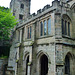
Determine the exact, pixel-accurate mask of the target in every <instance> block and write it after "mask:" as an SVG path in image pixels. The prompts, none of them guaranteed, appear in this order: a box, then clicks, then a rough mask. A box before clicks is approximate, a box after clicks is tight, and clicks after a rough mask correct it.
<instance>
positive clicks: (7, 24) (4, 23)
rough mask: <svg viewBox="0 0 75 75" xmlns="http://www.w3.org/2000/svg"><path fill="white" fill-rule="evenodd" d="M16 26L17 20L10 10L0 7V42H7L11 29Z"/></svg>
mask: <svg viewBox="0 0 75 75" xmlns="http://www.w3.org/2000/svg"><path fill="white" fill-rule="evenodd" d="M16 24H17V20H16V19H15V17H14V16H12V13H11V11H10V9H8V8H5V7H0V40H8V39H9V35H10V32H11V29H12V28H14V26H15V25H16Z"/></svg>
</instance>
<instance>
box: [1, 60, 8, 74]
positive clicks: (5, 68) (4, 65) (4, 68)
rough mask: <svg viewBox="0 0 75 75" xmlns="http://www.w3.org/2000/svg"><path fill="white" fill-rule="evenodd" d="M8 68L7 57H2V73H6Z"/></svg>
mask: <svg viewBox="0 0 75 75" xmlns="http://www.w3.org/2000/svg"><path fill="white" fill-rule="evenodd" d="M6 70H7V59H0V75H3V74H4V75H5V74H6Z"/></svg>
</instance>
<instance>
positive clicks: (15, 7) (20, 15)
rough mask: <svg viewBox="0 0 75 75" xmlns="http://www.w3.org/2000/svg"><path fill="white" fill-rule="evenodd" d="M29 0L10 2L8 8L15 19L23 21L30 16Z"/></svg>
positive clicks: (12, 0) (13, 0)
mask: <svg viewBox="0 0 75 75" xmlns="http://www.w3.org/2000/svg"><path fill="white" fill-rule="evenodd" d="M30 4H31V0H11V2H10V8H11V12H12V13H13V15H14V16H15V17H16V19H18V20H19V21H20V20H23V19H26V18H27V17H28V16H29V15H30Z"/></svg>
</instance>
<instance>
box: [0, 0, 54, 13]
mask: <svg viewBox="0 0 75 75" xmlns="http://www.w3.org/2000/svg"><path fill="white" fill-rule="evenodd" d="M10 1H11V0H0V6H4V7H8V8H9V7H10ZM52 1H53V0H31V13H34V12H35V13H36V12H37V10H39V9H42V8H43V7H44V6H45V5H47V4H50V5H51V2H52Z"/></svg>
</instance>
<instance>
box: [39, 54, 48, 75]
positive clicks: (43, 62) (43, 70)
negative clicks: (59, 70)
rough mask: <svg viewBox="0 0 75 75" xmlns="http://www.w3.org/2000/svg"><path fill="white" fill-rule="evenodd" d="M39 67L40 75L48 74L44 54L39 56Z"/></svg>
mask: <svg viewBox="0 0 75 75" xmlns="http://www.w3.org/2000/svg"><path fill="white" fill-rule="evenodd" d="M40 65H41V66H40V67H41V69H40V70H41V71H40V72H41V74H40V75H47V74H48V58H47V56H46V55H45V54H44V55H42V56H41V58H40Z"/></svg>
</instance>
